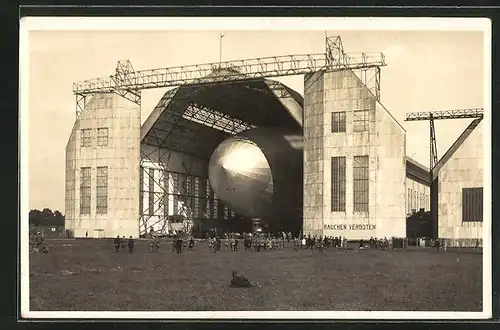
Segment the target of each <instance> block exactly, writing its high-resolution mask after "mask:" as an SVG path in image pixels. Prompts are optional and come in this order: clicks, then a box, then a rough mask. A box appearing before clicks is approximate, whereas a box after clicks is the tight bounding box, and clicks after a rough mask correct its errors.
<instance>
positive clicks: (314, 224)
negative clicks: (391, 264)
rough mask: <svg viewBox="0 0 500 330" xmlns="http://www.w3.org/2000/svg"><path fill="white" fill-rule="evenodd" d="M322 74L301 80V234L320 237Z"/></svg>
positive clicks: (321, 224)
mask: <svg viewBox="0 0 500 330" xmlns="http://www.w3.org/2000/svg"><path fill="white" fill-rule="evenodd" d="M323 84H324V73H323V72H316V73H313V74H308V75H306V76H305V77H304V123H303V128H304V205H303V233H304V234H305V235H308V234H311V235H313V234H315V233H322V229H323V228H322V227H323V204H324V202H323V177H324V165H323V151H324V148H323V136H324V107H325V105H324V93H325V91H324V85H323Z"/></svg>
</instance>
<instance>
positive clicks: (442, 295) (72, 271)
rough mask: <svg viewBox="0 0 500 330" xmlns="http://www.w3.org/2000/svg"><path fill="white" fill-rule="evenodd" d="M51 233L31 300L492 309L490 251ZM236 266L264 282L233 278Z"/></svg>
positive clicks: (140, 307)
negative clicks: (216, 247)
mask: <svg viewBox="0 0 500 330" xmlns="http://www.w3.org/2000/svg"><path fill="white" fill-rule="evenodd" d="M45 243H46V244H47V245H48V247H49V248H50V251H51V252H50V253H49V254H38V255H34V254H32V255H31V256H30V297H31V298H30V309H31V310H45V311H49V310H52V311H61V310H65V311H88V310H98V311H104V310H106V311H115V310H130V311H144V310H148V311H181V310H198V311H202V310H282V311H286V310H343V311H354V310H410V311H417V310H418V311H424V310H430V311H481V310H482V255H481V253H480V252H473V251H456V250H455V251H452V250H449V251H448V252H437V251H435V250H433V249H432V250H431V249H415V250H406V251H398V250H395V251H392V250H389V251H380V250H364V251H361V252H359V251H357V250H356V249H355V248H354V246H353V247H352V249H348V250H345V251H341V250H335V249H327V250H325V251H324V252H323V253H317V252H312V251H308V250H299V251H294V250H293V249H292V248H286V249H285V250H284V251H272V252H249V251H242V250H240V251H238V252H220V253H217V254H212V253H210V252H209V250H208V247H207V246H206V245H205V244H203V243H199V244H197V246H196V251H194V252H188V251H186V252H185V253H183V254H180V255H179V254H175V253H172V248H171V244H170V243H168V244H167V243H164V244H163V245H162V246H161V247H160V252H159V253H148V251H147V250H148V246H147V243H146V242H141V241H139V242H136V251H135V253H134V254H129V253H119V254H116V253H113V252H112V241H111V240H93V239H88V240H85V239H72V240H70V239H60V240H46V242H45ZM242 245H243V244H240V247H241V248H242ZM232 270H237V271H238V272H241V273H242V274H243V275H245V276H246V277H248V278H249V279H250V280H251V281H252V282H255V283H257V284H259V285H260V286H261V287H254V288H248V289H240V288H230V287H229V281H230V278H231V271H232Z"/></svg>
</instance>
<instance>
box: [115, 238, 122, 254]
mask: <svg viewBox="0 0 500 330" xmlns="http://www.w3.org/2000/svg"><path fill="white" fill-rule="evenodd" d="M113 243H114V245H115V252H116V253H119V252H120V243H121V239H120V235H118V236H116V238H115V240H114V242H113Z"/></svg>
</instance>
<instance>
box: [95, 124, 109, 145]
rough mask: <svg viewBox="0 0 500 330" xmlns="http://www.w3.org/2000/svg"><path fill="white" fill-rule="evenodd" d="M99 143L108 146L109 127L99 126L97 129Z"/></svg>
mask: <svg viewBox="0 0 500 330" xmlns="http://www.w3.org/2000/svg"><path fill="white" fill-rule="evenodd" d="M97 145H98V146H99V147H106V146H107V145H108V129H107V128H98V129H97Z"/></svg>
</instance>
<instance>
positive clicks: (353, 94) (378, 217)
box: [303, 70, 406, 239]
mask: <svg viewBox="0 0 500 330" xmlns="http://www.w3.org/2000/svg"><path fill="white" fill-rule="evenodd" d="M405 138H406V132H405V130H404V129H403V128H402V126H401V125H399V123H398V122H397V121H396V120H395V119H394V118H393V117H392V116H391V114H390V113H389V112H388V111H387V110H386V109H385V108H384V107H383V106H382V105H381V104H380V103H379V102H378V101H377V100H376V98H375V96H374V95H373V94H372V93H371V92H370V90H369V89H368V88H367V87H366V86H365V85H364V84H363V82H362V81H361V80H360V79H359V78H358V77H357V76H356V74H355V73H354V72H352V71H350V70H342V71H336V72H317V73H314V74H310V75H306V77H305V81H304V219H303V223H304V233H305V234H311V235H314V234H316V235H328V236H344V237H346V238H348V239H361V238H364V239H365V238H370V237H371V236H373V237H385V236H387V237H390V236H396V237H404V236H405V235H406V232H405V228H406V218H405V177H406V167H405Z"/></svg>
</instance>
